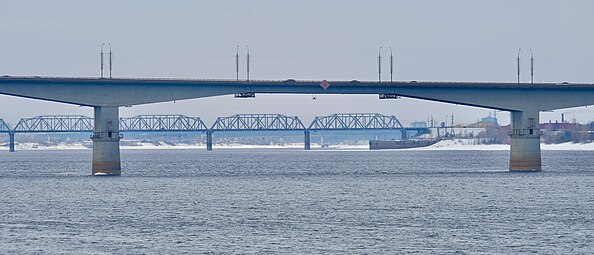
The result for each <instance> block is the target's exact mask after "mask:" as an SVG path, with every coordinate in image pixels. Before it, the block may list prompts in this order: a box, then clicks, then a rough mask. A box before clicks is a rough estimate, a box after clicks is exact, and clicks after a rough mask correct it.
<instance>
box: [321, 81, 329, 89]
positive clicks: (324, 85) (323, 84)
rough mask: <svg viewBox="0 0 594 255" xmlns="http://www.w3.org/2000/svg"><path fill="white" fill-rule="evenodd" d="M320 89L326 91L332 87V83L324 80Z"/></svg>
mask: <svg viewBox="0 0 594 255" xmlns="http://www.w3.org/2000/svg"><path fill="white" fill-rule="evenodd" d="M320 87H322V88H323V89H324V90H326V89H327V88H328V87H330V83H328V81H326V80H323V81H322V83H320Z"/></svg>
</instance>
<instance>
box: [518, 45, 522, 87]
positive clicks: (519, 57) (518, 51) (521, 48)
mask: <svg viewBox="0 0 594 255" xmlns="http://www.w3.org/2000/svg"><path fill="white" fill-rule="evenodd" d="M521 50H522V48H519V49H518V58H517V61H518V84H520V51H521Z"/></svg>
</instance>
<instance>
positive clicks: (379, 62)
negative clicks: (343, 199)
mask: <svg viewBox="0 0 594 255" xmlns="http://www.w3.org/2000/svg"><path fill="white" fill-rule="evenodd" d="M377 73H378V81H379V82H382V46H380V47H379V50H378V52H377Z"/></svg>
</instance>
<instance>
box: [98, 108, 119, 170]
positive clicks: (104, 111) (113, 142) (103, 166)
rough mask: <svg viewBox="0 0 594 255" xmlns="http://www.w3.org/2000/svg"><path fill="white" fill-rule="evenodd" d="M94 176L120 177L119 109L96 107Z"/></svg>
mask: <svg viewBox="0 0 594 255" xmlns="http://www.w3.org/2000/svg"><path fill="white" fill-rule="evenodd" d="M94 122H95V127H94V132H93V135H92V136H91V139H93V172H92V173H93V175H120V174H121V167H120V139H121V136H120V131H119V109H118V107H95V120H94Z"/></svg>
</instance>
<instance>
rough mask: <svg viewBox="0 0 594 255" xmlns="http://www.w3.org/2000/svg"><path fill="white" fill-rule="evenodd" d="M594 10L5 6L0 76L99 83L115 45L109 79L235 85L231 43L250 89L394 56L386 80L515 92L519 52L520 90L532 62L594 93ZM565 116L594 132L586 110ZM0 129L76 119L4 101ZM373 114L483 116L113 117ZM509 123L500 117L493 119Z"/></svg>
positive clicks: (284, 108) (422, 106) (415, 106)
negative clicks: (102, 52) (497, 85)
mask: <svg viewBox="0 0 594 255" xmlns="http://www.w3.org/2000/svg"><path fill="white" fill-rule="evenodd" d="M593 10H594V1H543V0H538V1H517V0H515V1H513V0H509V1H501V0H500V1H477V0H468V1H441V0H436V1H373V0H368V1H356V0H353V1H348V0H337V1H279V0H270V1H221V0H214V1H180V0H177V1H164V0H163V1H148V0H142V1H140V0H138V1H105V0H103V1H80V0H73V1H44V0H39V1H29V0H19V1H8V0H0V75H5V74H6V75H40V76H85V77H87V76H88V77H96V76H99V48H100V45H101V43H102V42H111V44H112V47H113V52H114V73H113V75H114V77H175V78H209V79H210V78H216V79H219V78H221V79H232V78H235V62H234V61H235V60H234V58H235V50H236V47H237V45H240V46H241V48H240V55H241V63H242V65H241V67H240V69H241V74H240V75H241V77H245V53H246V52H245V46H248V45H249V47H250V53H251V55H252V58H251V65H250V69H251V78H252V79H287V78H294V79H297V80H299V79H316V80H321V79H328V80H352V79H357V80H377V54H378V48H379V47H380V46H383V50H382V52H381V53H382V56H383V57H384V58H383V59H384V61H383V64H384V68H383V69H384V70H385V71H384V75H383V79H384V80H388V79H389V72H388V70H389V68H388V65H389V62H388V56H389V49H388V47H392V49H393V51H394V55H395V57H396V68H395V79H396V80H405V81H409V80H418V81H425V80H430V81H515V80H516V69H515V61H516V60H515V59H516V54H517V50H518V48H522V52H521V57H522V69H523V75H522V80H524V81H529V79H530V77H529V58H530V51H529V49H532V50H533V51H534V55H535V59H536V60H535V62H536V64H535V66H536V68H535V80H536V81H537V82H561V81H569V82H587V83H593V82H594V50H593V48H592V47H593V46H594V16H593V15H592V11H593ZM591 108H592V107H589V108H574V109H569V110H561V111H556V112H554V113H543V114H541V121H543V122H545V121H549V120H553V121H555V120H556V119H560V113H561V112H569V116H570V118H572V117H573V115H575V116H576V118H577V119H578V121H582V122H585V121H592V120H594V110H592V109H591ZM0 109H1V111H0V117H1V118H4V119H5V120H7V121H9V122H12V123H15V122H16V121H17V120H18V119H19V118H21V117H32V116H36V115H44V114H84V115H88V116H92V110H91V109H90V108H87V107H78V106H73V105H67V104H60V103H53V102H43V101H35V100H30V99H22V98H15V97H9V96H0ZM340 112H343V113H344V112H379V113H383V114H390V115H396V116H397V117H398V118H399V119H401V121H402V122H403V123H405V124H408V123H409V122H411V121H413V120H426V119H427V117H428V116H429V115H433V116H435V117H436V118H437V119H440V120H441V119H445V115H446V114H447V115H449V114H452V113H453V114H454V115H455V116H456V122H473V121H476V120H477V119H478V118H480V117H484V116H487V115H488V114H489V110H486V109H480V108H473V107H465V106H456V105H450V104H444V103H434V102H428V101H421V100H413V99H402V100H378V99H377V95H364V96H353V95H350V96H339V95H334V96H328V95H322V96H318V98H317V100H312V96H311V95H257V98H256V99H234V98H233V97H232V96H221V97H214V98H202V99H193V100H185V101H178V102H175V103H172V102H170V103H160V104H151V105H144V106H134V107H131V108H124V109H122V110H121V114H120V115H121V116H132V115H137V114H166V113H170V114H185V115H191V116H200V117H202V118H203V119H205V120H206V121H207V123H212V122H213V121H214V119H215V117H216V116H228V115H231V114H235V113H282V114H288V115H298V116H300V117H301V118H302V120H304V122H307V123H309V121H310V120H311V119H312V118H313V116H315V115H325V114H331V113H340ZM497 114H498V115H497V116H498V117H499V119H500V122H502V123H509V114H507V113H505V112H499V113H497Z"/></svg>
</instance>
